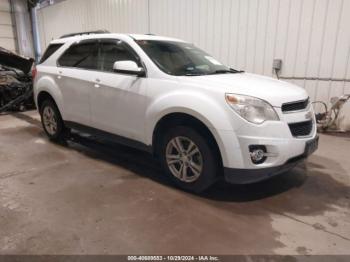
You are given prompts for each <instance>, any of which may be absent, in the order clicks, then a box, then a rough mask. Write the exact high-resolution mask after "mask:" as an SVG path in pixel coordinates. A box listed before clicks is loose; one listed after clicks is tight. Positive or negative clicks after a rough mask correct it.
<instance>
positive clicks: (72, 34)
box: [60, 30, 110, 39]
mask: <svg viewBox="0 0 350 262" xmlns="http://www.w3.org/2000/svg"><path fill="white" fill-rule="evenodd" d="M107 33H110V32H109V31H108V30H95V31H87V32H80V33H71V34H66V35H63V36H61V37H60V39H61V38H67V37H72V36H76V35H91V34H107Z"/></svg>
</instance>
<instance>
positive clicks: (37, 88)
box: [34, 76, 64, 117]
mask: <svg viewBox="0 0 350 262" xmlns="http://www.w3.org/2000/svg"><path fill="white" fill-rule="evenodd" d="M34 94H35V103H36V105H37V107H38V110H40V106H41V103H42V102H43V101H44V100H43V99H44V98H50V99H52V100H53V101H54V102H55V104H56V106H57V108H58V110H59V111H60V113H61V115H62V117H63V114H64V112H63V110H62V109H63V99H62V93H61V90H60V88H59V87H58V86H57V84H56V82H55V81H54V79H53V78H52V77H51V76H43V77H42V78H40V79H39V80H38V81H37V82H36V83H35V85H34Z"/></svg>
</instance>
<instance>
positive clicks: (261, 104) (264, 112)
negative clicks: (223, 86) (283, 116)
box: [225, 94, 279, 124]
mask: <svg viewBox="0 0 350 262" xmlns="http://www.w3.org/2000/svg"><path fill="white" fill-rule="evenodd" d="M225 96H226V101H227V103H228V104H229V105H230V106H231V107H232V108H233V110H235V111H236V113H238V114H239V115H240V116H241V117H243V118H244V119H246V120H247V121H249V122H252V123H254V124H262V123H263V122H265V121H267V120H272V121H279V117H278V115H277V113H276V111H275V110H274V109H273V107H272V106H271V105H270V104H269V103H267V102H265V101H264V100H261V99H259V98H255V97H252V96H244V95H236V94H226V95H225Z"/></svg>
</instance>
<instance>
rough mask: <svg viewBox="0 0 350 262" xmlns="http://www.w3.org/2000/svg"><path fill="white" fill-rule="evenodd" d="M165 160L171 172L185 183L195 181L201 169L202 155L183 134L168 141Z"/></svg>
mask: <svg viewBox="0 0 350 262" xmlns="http://www.w3.org/2000/svg"><path fill="white" fill-rule="evenodd" d="M166 162H167V165H168V167H169V170H170V171H171V173H172V174H173V175H174V176H175V177H176V178H178V179H179V180H181V181H183V182H186V183H192V182H194V181H196V180H197V179H198V178H199V176H200V175H201V173H202V170H203V157H202V154H201V152H200V150H199V148H198V146H197V145H196V144H195V143H194V142H193V141H192V140H190V139H189V138H187V137H183V136H177V137H174V138H173V139H171V140H170V141H169V142H168V144H167V146H166Z"/></svg>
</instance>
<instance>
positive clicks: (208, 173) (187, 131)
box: [160, 126, 219, 193]
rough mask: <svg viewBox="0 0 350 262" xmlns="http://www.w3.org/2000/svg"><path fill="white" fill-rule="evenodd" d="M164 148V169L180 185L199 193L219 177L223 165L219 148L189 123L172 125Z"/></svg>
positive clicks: (162, 161)
mask: <svg viewBox="0 0 350 262" xmlns="http://www.w3.org/2000/svg"><path fill="white" fill-rule="evenodd" d="M160 151H161V152H160V159H161V163H162V166H163V169H164V170H165V172H166V174H167V175H168V177H169V178H170V179H171V180H172V181H173V182H174V183H175V184H176V185H177V186H178V187H180V188H182V189H184V190H186V191H192V192H196V193H199V192H202V191H204V190H205V189H207V188H209V187H210V186H211V185H212V184H213V183H214V182H215V181H216V179H217V172H218V167H219V165H218V159H217V157H216V156H215V154H214V152H215V151H214V149H213V148H212V145H211V143H210V142H209V141H208V139H206V138H205V137H204V136H202V135H201V134H200V133H198V132H197V131H196V130H195V129H193V128H190V127H185V126H178V127H175V128H171V129H169V130H168V131H167V132H166V134H165V135H164V137H163V141H162V144H161V148H160Z"/></svg>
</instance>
